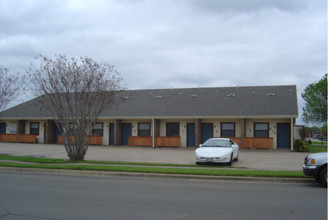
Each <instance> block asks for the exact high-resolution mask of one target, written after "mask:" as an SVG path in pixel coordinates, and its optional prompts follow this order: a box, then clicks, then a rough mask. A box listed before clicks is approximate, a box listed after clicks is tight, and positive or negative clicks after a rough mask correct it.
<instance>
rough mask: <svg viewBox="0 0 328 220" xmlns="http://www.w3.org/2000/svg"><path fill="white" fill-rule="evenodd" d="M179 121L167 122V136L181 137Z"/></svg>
mask: <svg viewBox="0 0 328 220" xmlns="http://www.w3.org/2000/svg"><path fill="white" fill-rule="evenodd" d="M179 127H180V124H179V123H166V136H167V137H179V136H180V132H179Z"/></svg>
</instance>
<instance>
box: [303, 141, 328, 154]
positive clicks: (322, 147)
mask: <svg viewBox="0 0 328 220" xmlns="http://www.w3.org/2000/svg"><path fill="white" fill-rule="evenodd" d="M306 148H307V149H308V151H309V152H310V153H319V152H327V142H322V143H321V142H312V144H309V143H308V142H306Z"/></svg>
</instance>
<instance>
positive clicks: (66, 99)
mask: <svg viewBox="0 0 328 220" xmlns="http://www.w3.org/2000/svg"><path fill="white" fill-rule="evenodd" d="M39 58H40V65H39V67H38V68H34V67H33V66H32V67H31V69H30V70H29V74H30V75H31V76H32V78H33V82H34V83H33V84H34V85H35V87H36V88H37V89H38V90H39V91H40V92H42V94H43V95H42V96H41V98H42V100H43V101H44V103H45V106H46V107H48V109H51V110H52V111H53V112H54V113H55V115H56V116H57V119H58V122H57V126H59V127H60V128H61V131H62V137H63V143H64V146H65V149H66V151H67V154H68V157H69V158H70V160H71V161H78V160H84V156H85V154H86V152H87V149H88V144H89V140H90V138H86V137H90V135H91V133H92V126H93V124H94V123H96V121H97V119H98V117H99V114H100V113H101V112H103V110H104V109H105V108H109V107H110V104H112V103H113V101H114V98H115V96H114V94H115V92H117V91H118V90H120V89H121V86H120V82H121V78H120V77H119V73H118V72H117V71H116V70H115V69H114V66H112V65H109V64H98V63H97V62H95V61H93V60H92V59H90V58H87V57H80V58H79V59H76V58H71V59H68V58H67V57H66V56H64V55H58V56H56V57H55V59H51V58H48V57H45V56H40V57H39Z"/></svg>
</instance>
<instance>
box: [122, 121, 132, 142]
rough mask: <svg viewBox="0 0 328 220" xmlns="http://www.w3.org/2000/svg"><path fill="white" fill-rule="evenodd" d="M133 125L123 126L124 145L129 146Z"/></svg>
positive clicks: (124, 124) (125, 124) (126, 124)
mask: <svg viewBox="0 0 328 220" xmlns="http://www.w3.org/2000/svg"><path fill="white" fill-rule="evenodd" d="M131 130H132V125H131V123H123V124H122V145H129V137H130V136H131V133H132V132H131Z"/></svg>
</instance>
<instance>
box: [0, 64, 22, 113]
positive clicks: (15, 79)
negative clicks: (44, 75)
mask: <svg viewBox="0 0 328 220" xmlns="http://www.w3.org/2000/svg"><path fill="white" fill-rule="evenodd" d="M22 83H23V80H19V75H18V74H14V73H10V72H9V70H8V69H7V68H5V67H2V66H0V112H2V111H3V110H4V109H5V108H6V107H7V106H8V104H9V103H10V102H11V101H13V99H14V98H16V97H17V96H18V95H19V93H20V91H21V88H22V86H21V84H22Z"/></svg>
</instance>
